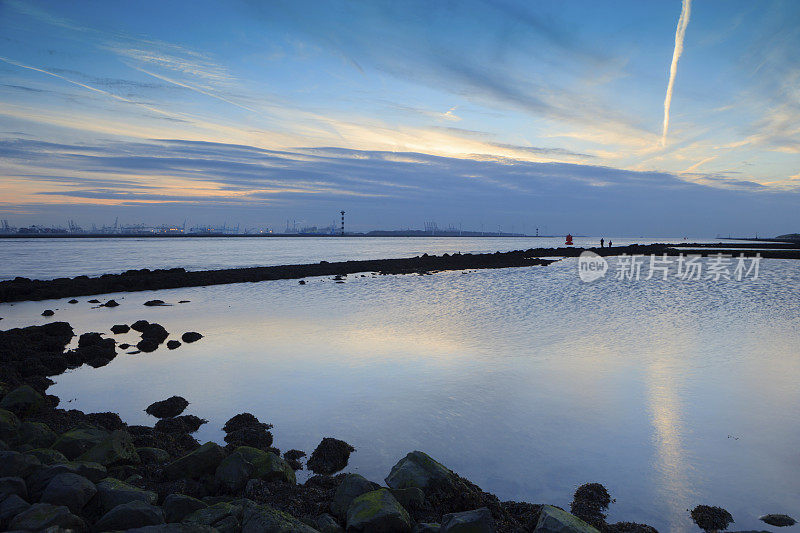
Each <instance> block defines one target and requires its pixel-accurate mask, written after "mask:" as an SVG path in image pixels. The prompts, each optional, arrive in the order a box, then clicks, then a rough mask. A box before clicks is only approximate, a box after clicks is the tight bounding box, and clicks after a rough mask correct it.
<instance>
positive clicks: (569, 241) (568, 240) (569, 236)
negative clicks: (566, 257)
mask: <svg viewBox="0 0 800 533" xmlns="http://www.w3.org/2000/svg"><path fill="white" fill-rule="evenodd" d="M567 246H572V235H570V234H569V233H567Z"/></svg>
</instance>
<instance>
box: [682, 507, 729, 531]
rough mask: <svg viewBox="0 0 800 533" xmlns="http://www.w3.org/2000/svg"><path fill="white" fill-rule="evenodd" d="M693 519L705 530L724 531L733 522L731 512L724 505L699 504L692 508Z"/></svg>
mask: <svg viewBox="0 0 800 533" xmlns="http://www.w3.org/2000/svg"><path fill="white" fill-rule="evenodd" d="M691 515H692V520H694V523H695V524H697V526H698V527H699V528H700V529H702V530H704V531H723V530H725V529H728V525H730V524H731V523H733V517H732V516H731V514H730V513H729V512H728V511H726V510H725V509H723V508H722V507H712V506H710V505H698V506H697V507H695V508H694V509H692V513H691Z"/></svg>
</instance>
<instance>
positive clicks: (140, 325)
mask: <svg viewBox="0 0 800 533" xmlns="http://www.w3.org/2000/svg"><path fill="white" fill-rule="evenodd" d="M149 325H150V322H148V321H147V320H137V321H136V322H134V323H133V324H131V329H132V330H134V331H138V332H139V333H142V332H143V331H144V330H145V329H147V326H149Z"/></svg>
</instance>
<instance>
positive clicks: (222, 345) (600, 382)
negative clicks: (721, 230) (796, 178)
mask: <svg viewBox="0 0 800 533" xmlns="http://www.w3.org/2000/svg"><path fill="white" fill-rule="evenodd" d="M576 264H577V263H576V261H575V260H574V259H568V260H563V261H560V262H557V263H554V264H552V265H550V266H547V267H530V268H516V269H499V270H483V271H477V272H469V273H465V272H445V273H439V274H435V275H432V276H416V275H415V276H378V277H372V276H366V277H360V276H349V277H348V279H347V282H346V283H344V284H335V283H333V282H332V281H331V280H330V279H326V278H314V279H310V280H309V283H308V284H307V285H305V286H300V285H298V284H297V282H296V281H292V280H281V281H271V282H261V283H250V284H237V285H220V286H214V287H207V288H202V287H200V288H188V289H175V290H166V291H158V292H142V293H130V294H124V295H115V296H113V297H114V298H115V299H117V301H119V302H120V303H121V304H122V305H120V306H119V307H117V308H98V309H92V308H91V307H90V304H87V303H86V300H87V299H88V298H81V299H80V300H81V303H79V304H76V305H69V304H66V303H65V301H64V300H55V301H47V302H27V303H18V304H14V305H13V306H12V305H9V304H0V316H3V317H5V320H3V321H2V326H3V328H10V327H16V326H25V325H31V324H39V323H44V322H45V321H48V320H66V321H68V322H70V323H71V324H72V325H73V327H74V328H75V331H76V334H80V333H83V332H86V331H106V332H107V333H108V328H109V327H110V326H111V325H113V324H116V323H131V322H133V321H134V320H137V319H140V318H144V319H146V320H149V321H157V322H159V323H161V324H163V325H164V326H165V327H166V328H167V330H168V331H170V332H171V333H172V335H171V338H178V337H179V336H180V334H181V333H183V332H184V331H189V330H196V331H199V332H201V333H203V334H204V335H205V338H203V339H202V340H201V341H199V342H197V343H194V344H191V345H183V346H181V347H180V348H178V349H177V350H174V351H168V350H166V349H164V348H161V349H159V350H158V351H156V352H153V353H150V354H137V355H127V354H120V355H119V356H118V357H117V358H116V359H115V360H114V361H112V362H111V363H110V364H109V365H108V366H106V367H103V368H100V369H92V368H90V367H82V368H80V369H76V370H74V371H70V372H68V373H66V374H64V375H62V376H59V377H57V378H56V382H57V383H56V385H54V386H53V387H51V389H50V391H49V392H51V393H52V394H56V395H58V396H59V397H60V398H61V399H62V406H64V407H75V408H79V409H82V410H85V411H98V410H113V411H117V412H119V413H120V415H121V416H122V417H123V419H124V420H125V421H127V422H129V423H140V424H152V423H153V422H154V421H155V420H154V419H152V418H150V417H148V416H147V415H146V414H145V413H144V412H143V409H144V408H145V407H146V406H147V405H149V404H150V403H152V402H153V401H155V400H160V399H163V398H165V397H168V396H171V395H173V394H178V395H181V396H184V397H186V398H187V399H188V400H189V401H190V402H191V405H190V406H189V408H188V409H187V411H186V412H187V413H190V414H196V415H199V416H202V417H204V418H207V419H208V420H209V423H208V424H206V425H205V426H203V428H202V429H201V430H200V431H199V432H198V433H197V435H196V436H197V437H198V439H199V440H200V441H204V440H209V439H213V440H217V441H218V442H221V438H222V435H223V434H222V432H221V430H220V428H221V426H222V425H223V424H224V422H225V421H226V420H227V419H228V418H230V417H231V416H232V415H234V414H236V413H239V412H242V411H250V412H252V413H254V414H255V415H256V416H258V417H259V418H260V419H262V420H264V421H268V422H270V423H272V424H274V425H275V429H274V430H273V432H274V434H275V445H276V446H278V447H279V448H281V449H283V450H287V449H290V448H299V449H302V450H305V451H306V452H310V451H311V450H313V448H314V447H315V446H316V444H317V443H318V442H319V440H320V439H321V438H322V437H323V436H334V437H337V438H341V439H344V440H346V441H347V442H350V443H351V444H353V445H354V446H355V447H356V448H357V452H356V453H354V454H353V456H352V458H351V461H350V466H349V467H348V470H349V471H356V472H360V473H362V474H363V475H365V476H366V477H368V478H371V479H374V480H381V479H383V477H384V476H385V475H386V474H388V471H389V469H390V468H391V466H392V465H393V464H394V463H395V462H396V461H397V460H398V459H400V458H401V457H402V456H403V455H405V453H407V452H408V451H411V450H414V449H420V450H423V451H426V452H428V453H429V454H431V455H432V456H433V457H435V458H437V459H438V460H440V461H441V462H443V463H444V464H445V465H447V466H449V467H450V468H452V469H454V470H455V471H457V472H459V473H460V474H462V475H464V476H466V477H467V478H469V479H470V480H472V481H474V482H475V483H477V484H478V485H480V486H481V487H482V488H484V489H485V490H488V491H491V492H494V493H496V494H497V495H498V496H499V497H500V498H501V499H515V500H525V501H532V502H546V503H554V504H557V505H561V506H563V507H566V506H568V504H569V501H570V499H571V495H572V493H573V491H574V490H575V488H576V487H577V486H578V485H579V484H581V483H584V482H589V481H599V482H602V483H603V484H605V485H606V486H607V487H608V488H609V491H610V492H611V494H612V497H614V498H616V500H617V501H616V503H614V504H612V506H611V511H610V519H611V520H633V521H639V522H645V523H649V524H651V525H653V526H655V527H656V528H658V529H659V530H661V531H684V530H694V529H695V528H693V527H691V521H690V519H689V517H688V512H687V509H690V508H692V507H694V506H695V505H697V504H700V503H705V504H710V505H720V506H722V507H725V508H727V509H728V510H729V511H730V512H731V513H732V514H733V516H734V518H735V520H736V524H735V526H736V527H735V528H736V529H755V528H757V529H770V528H769V526H765V525H764V524H762V523H760V522H758V521H757V517H758V516H759V515H761V514H764V513H770V512H781V513H788V514H790V515H794V516H795V517H797V516H798V515H800V504H799V503H798V502H800V478H798V475H797V473H798V467H800V454H799V453H798V451H797V442H798V438H799V437H800V412H799V411H798V409H797V405H798V403H799V402H800V389H799V388H798V386H797V381H798V376H800V359H798V353H797V346H798V345H800V303H798V302H800V298H798V297H800V263H798V262H796V261H791V260H763V261H762V262H761V268H760V272H759V278H758V279H757V280H752V279H746V280H743V281H740V282H736V281H721V282H719V283H714V282H712V281H679V280H676V279H674V277H672V276H670V278H669V279H668V280H666V281H662V280H659V279H652V280H646V281H645V280H640V281H617V280H615V279H613V277H612V274H613V271H612V273H610V274H609V276H608V277H607V278H604V279H602V280H599V281H596V282H594V283H590V284H585V283H582V282H581V281H579V279H578V276H577V269H576ZM612 268H613V265H612ZM154 297H158V298H161V299H163V300H167V301H170V302H177V301H178V300H183V299H186V300H191V302H190V303H187V304H180V305H175V306H172V307H156V308H149V307H144V306H142V305H141V304H142V303H143V302H144V301H146V300H148V299H152V298H154ZM45 308H53V309H57V311H56V314H55V316H54V317H53V318H52V319H45V318H43V317H41V316H39V315H40V313H41V311H42V310H43V309H45ZM116 338H118V340H119V341H120V342H131V341H133V342H135V341H136V340H137V338H136V337H135V335H133V334H128V335H118V336H116Z"/></svg>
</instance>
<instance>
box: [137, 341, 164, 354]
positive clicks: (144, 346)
mask: <svg viewBox="0 0 800 533" xmlns="http://www.w3.org/2000/svg"><path fill="white" fill-rule="evenodd" d="M136 347H137V348H139V351H140V352H145V353H150V352H155V351H156V350H158V342H156V341H155V340H153V339H142V340H140V341H139V342H137V343H136ZM134 353H135V352H134Z"/></svg>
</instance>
